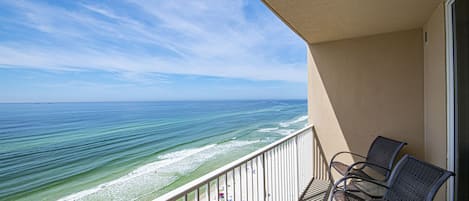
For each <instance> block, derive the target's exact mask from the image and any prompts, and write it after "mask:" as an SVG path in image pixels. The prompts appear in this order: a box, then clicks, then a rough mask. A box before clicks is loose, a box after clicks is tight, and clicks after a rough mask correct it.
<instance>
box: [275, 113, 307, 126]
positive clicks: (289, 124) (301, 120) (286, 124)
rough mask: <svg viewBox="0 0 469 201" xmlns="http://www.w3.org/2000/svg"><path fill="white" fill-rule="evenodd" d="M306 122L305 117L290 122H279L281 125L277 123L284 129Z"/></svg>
mask: <svg viewBox="0 0 469 201" xmlns="http://www.w3.org/2000/svg"><path fill="white" fill-rule="evenodd" d="M306 120H308V116H307V115H305V116H301V117H298V118H296V119H294V120H291V121H286V122H281V123H279V125H280V127H283V128H285V127H289V126H291V125H293V124H296V123H300V122H303V121H306Z"/></svg>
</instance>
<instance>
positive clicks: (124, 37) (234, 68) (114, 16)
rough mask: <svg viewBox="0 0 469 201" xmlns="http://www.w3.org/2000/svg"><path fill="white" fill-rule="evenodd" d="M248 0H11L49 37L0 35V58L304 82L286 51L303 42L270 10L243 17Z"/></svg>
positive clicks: (15, 62) (298, 63)
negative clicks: (68, 1) (46, 0)
mask: <svg viewBox="0 0 469 201" xmlns="http://www.w3.org/2000/svg"><path fill="white" fill-rule="evenodd" d="M246 3H248V2H245V1H242V0H204V1H186V0H172V1H140V0H132V1H129V2H126V6H128V10H129V11H128V12H125V10H127V9H120V10H119V9H117V8H114V7H110V6H113V5H102V4H96V3H94V4H91V2H88V3H81V4H78V5H77V8H75V9H70V8H65V7H59V6H52V5H46V4H40V3H37V2H29V1H14V2H13V5H10V6H11V7H12V8H14V9H15V10H16V11H17V14H19V15H21V21H15V23H16V24H21V25H23V26H28V27H30V28H33V29H35V30H38V31H40V32H41V33H42V34H45V35H46V37H44V36H42V37H44V38H45V39H47V40H45V41H44V40H42V41H38V40H33V41H5V42H0V55H2V56H1V57H0V65H5V66H23V67H29V68H49V69H60V70H73V69H77V68H89V69H98V70H105V71H113V72H118V73H122V74H126V75H133V74H144V73H173V74H193V75H207V76H219V77H231V78H244V79H253V80H283V81H293V82H305V80H306V67H305V64H304V61H303V60H302V59H292V60H290V59H288V58H285V57H286V55H287V53H288V52H290V53H291V52H293V53H296V52H295V51H297V50H298V49H299V50H300V51H297V53H298V54H303V52H302V48H303V44H302V42H301V41H299V39H298V38H297V37H296V36H295V35H294V34H293V33H292V32H291V31H290V30H288V28H286V27H285V26H284V25H283V24H281V22H279V21H278V20H277V19H274V17H273V15H271V14H268V15H265V14H264V15H260V16H256V17H253V18H252V19H251V18H249V16H248V15H249V14H252V13H246V12H245V9H244V8H245V6H246ZM123 10H124V11H123ZM17 20H19V19H17ZM33 37H34V36H33ZM48 40H50V41H48ZM283 51H285V54H284V53H283ZM295 57H300V58H301V57H303V55H300V56H298V55H295Z"/></svg>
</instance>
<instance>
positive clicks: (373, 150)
mask: <svg viewBox="0 0 469 201" xmlns="http://www.w3.org/2000/svg"><path fill="white" fill-rule="evenodd" d="M406 144H407V143H405V142H400V141H397V140H393V139H389V138H386V137H382V136H378V137H376V139H375V140H374V141H373V143H372V144H371V146H370V149H369V150H368V154H367V156H366V157H365V156H362V155H359V154H356V153H352V152H339V153H337V154H335V155H334V156H333V157H332V160H331V162H330V163H329V176H330V177H329V178H331V179H332V178H333V177H332V169H335V170H336V171H337V172H338V173H340V174H341V175H342V176H347V175H355V176H358V177H361V178H366V179H371V180H376V181H379V182H380V183H382V184H384V183H385V182H386V181H387V180H388V178H389V175H390V173H391V169H392V167H393V164H394V162H395V160H396V157H397V155H398V154H399V151H400V150H401V149H402V148H403V147H404V146H405V145H406ZM342 154H350V155H352V156H356V157H359V158H361V159H362V160H361V161H358V162H355V163H353V164H351V165H346V164H344V163H342V162H340V161H337V160H336V158H337V157H338V156H340V155H342ZM332 182H334V181H333V180H332ZM353 184H354V185H353V186H351V187H350V188H352V187H353V188H357V189H358V190H360V191H362V192H364V193H365V194H366V195H367V196H370V197H382V196H383V193H384V192H385V189H383V188H376V187H369V186H367V185H365V184H366V183H359V182H354V183H353Z"/></svg>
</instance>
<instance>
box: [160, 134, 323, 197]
mask: <svg viewBox="0 0 469 201" xmlns="http://www.w3.org/2000/svg"><path fill="white" fill-rule="evenodd" d="M327 169H328V166H327V161H326V159H325V157H324V152H323V150H322V148H321V145H320V143H319V140H318V137H317V135H316V132H315V131H314V127H313V126H312V125H310V126H307V127H305V128H303V129H301V130H299V131H297V132H295V133H293V134H291V135H288V136H286V137H284V138H282V139H281V140H278V141H276V142H275V143H273V144H270V145H269V146H266V147H264V148H262V149H260V150H258V151H256V152H254V153H251V154H249V155H247V156H244V157H242V158H240V159H238V160H236V161H234V162H231V163H229V164H227V165H225V166H223V167H221V168H219V169H217V170H214V171H212V172H210V173H208V174H207V175H205V176H202V177H200V178H198V179H196V180H194V181H192V182H190V183H188V184H186V185H184V186H181V187H179V188H177V189H175V190H173V191H171V192H169V193H167V194H165V195H163V196H161V197H159V198H157V199H156V201H166V200H178V201H179V200H181V201H257V200H272V201H289V200H326V199H327V195H328V192H329V187H330V182H329V175H328V171H327Z"/></svg>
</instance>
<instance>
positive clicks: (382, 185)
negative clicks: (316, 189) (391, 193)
mask: <svg viewBox="0 0 469 201" xmlns="http://www.w3.org/2000/svg"><path fill="white" fill-rule="evenodd" d="M350 179H359V180H361V181H362V182H363V181H365V182H368V183H372V184H374V185H377V186H381V187H384V188H386V189H389V186H386V185H384V184H382V183H379V182H377V181H375V180H372V179H367V178H363V177H359V176H355V175H349V176H345V177H343V178H342V179H340V180H339V181H337V182H336V183H335V184H334V189H333V192H335V191H336V190H337V188H338V187H339V184H340V183H344V190H345V191H347V180H350ZM361 192H363V191H361Z"/></svg>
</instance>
